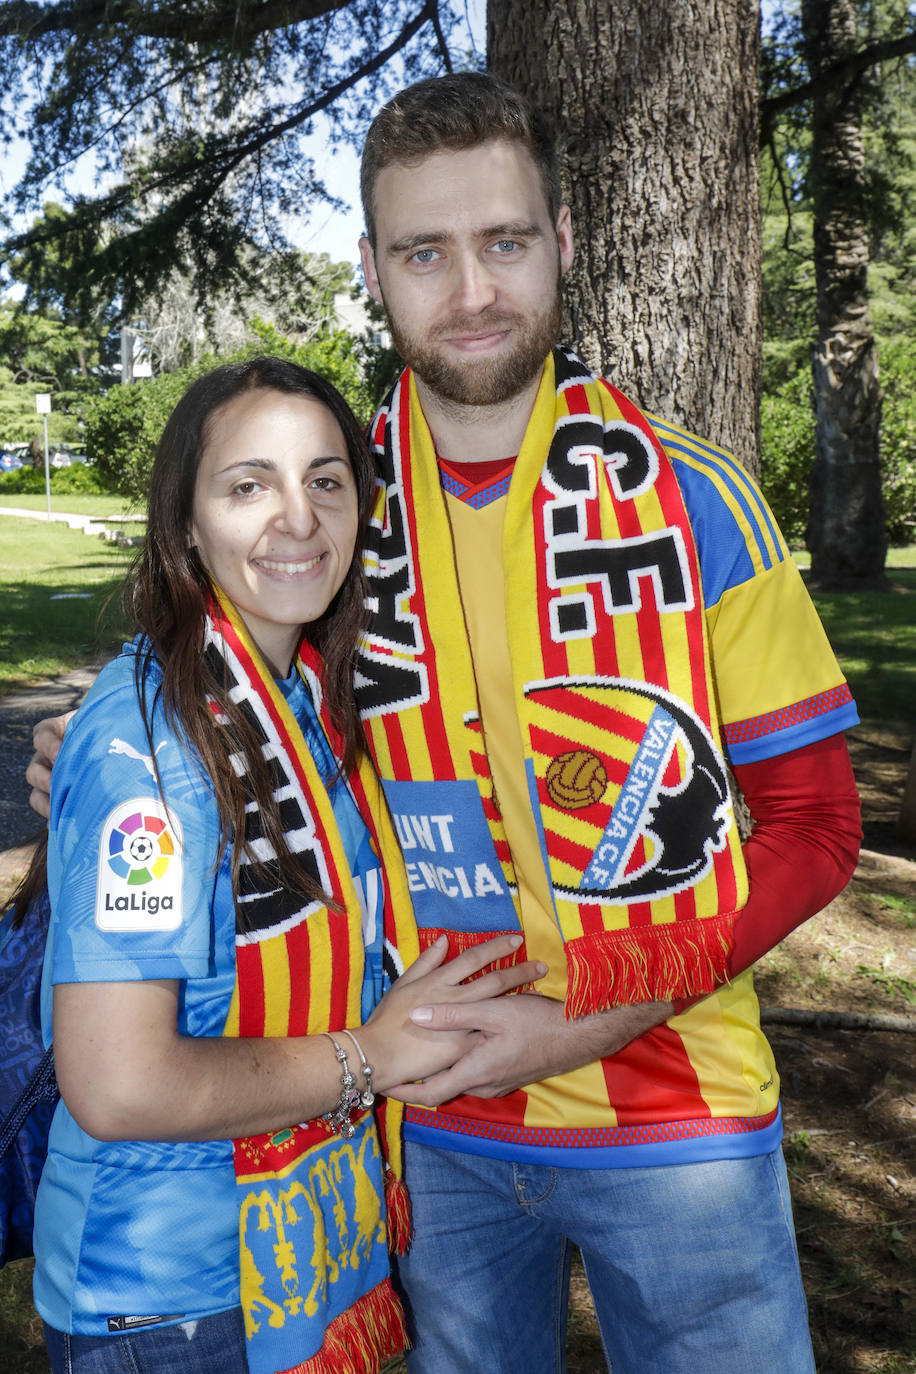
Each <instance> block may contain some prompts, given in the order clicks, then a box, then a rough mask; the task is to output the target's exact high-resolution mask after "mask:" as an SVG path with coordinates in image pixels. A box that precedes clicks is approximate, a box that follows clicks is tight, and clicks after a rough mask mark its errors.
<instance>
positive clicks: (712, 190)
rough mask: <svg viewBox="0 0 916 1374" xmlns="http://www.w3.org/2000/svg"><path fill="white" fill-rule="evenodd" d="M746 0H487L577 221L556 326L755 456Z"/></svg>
mask: <svg viewBox="0 0 916 1374" xmlns="http://www.w3.org/2000/svg"><path fill="white" fill-rule="evenodd" d="M758 34H759V5H758V4H757V2H756V0H692V2H691V3H689V4H683V3H676V4H662V3H658V2H656V3H653V4H640V3H634V0H600V2H599V0H489V5H488V14H487V56H488V63H489V68H490V70H491V71H492V72H494V73H495V74H496V75H498V76H501V77H503V78H504V79H506V80H507V81H509V82H510V83H511V84H513V85H515V86H517V87H519V88H520V89H521V90H524V91H526V92H527V93H528V95H529V96H530V97H531V98H532V99H533V100H534V101H535V102H536V103H537V104H538V105H539V106H540V107H541V109H542V110H543V111H544V112H545V114H546V115H547V116H548V117H549V118H550V119H551V120H552V121H553V124H554V126H555V129H556V132H557V135H558V139H559V144H560V148H561V152H562V154H563V159H564V167H565V180H566V185H567V192H568V197H569V202H570V205H571V206H572V210H573V224H574V229H575V231H576V242H577V254H576V262H575V264H574V266H573V269H572V272H571V273H570V276H569V279H568V284H567V292H566V299H567V317H566V329H567V337H568V338H569V339H570V340H571V341H572V342H573V343H575V344H576V345H577V346H578V347H579V348H580V350H581V352H582V353H583V355H584V356H585V357H586V359H587V360H588V362H589V363H590V364H591V365H592V366H593V367H596V368H598V369H600V370H601V371H603V372H604V373H605V375H607V376H609V377H610V378H612V380H613V381H614V382H615V383H616V384H617V385H619V386H620V387H621V388H622V389H623V390H624V391H626V392H628V393H629V394H630V395H632V396H633V398H634V399H635V400H638V401H639V402H640V403H641V404H642V405H643V406H645V407H647V408H649V409H651V410H655V411H657V412H658V413H660V414H662V415H663V416H665V417H666V418H668V419H671V420H675V421H677V422H679V423H681V424H684V425H686V426H687V427H688V428H690V429H693V430H695V431H697V432H699V433H700V434H702V435H705V436H706V437H708V438H710V439H713V440H715V441H716V442H718V443H722V444H724V445H725V446H726V447H728V448H730V449H732V450H733V451H735V452H736V453H737V455H738V457H739V458H740V459H741V460H742V461H743V462H744V463H746V464H747V465H748V466H749V467H751V468H752V469H753V470H756V469H757V466H758V406H759V392H760V280H761V272H760V208H759V193H758V160H757V147H758V143H757V139H758V134H757V49H758Z"/></svg>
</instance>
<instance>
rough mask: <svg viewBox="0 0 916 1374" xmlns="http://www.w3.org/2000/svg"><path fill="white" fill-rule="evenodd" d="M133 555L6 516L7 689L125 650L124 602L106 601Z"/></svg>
mask: <svg viewBox="0 0 916 1374" xmlns="http://www.w3.org/2000/svg"><path fill="white" fill-rule="evenodd" d="M83 499H87V498H83ZM95 499H97V498H95ZM132 553H133V550H130V549H120V548H118V547H117V545H115V544H107V543H104V542H103V541H102V540H101V539H97V538H92V537H90V536H88V535H85V534H81V533H79V532H78V531H76V530H71V529H68V528H67V526H66V525H56V524H52V525H47V524H40V523H39V522H38V521H31V520H23V519H21V518H19V517H18V516H0V598H2V615H0V692H2V691H7V690H9V689H11V688H13V687H18V686H24V685H25V684H27V683H29V682H36V681H41V680H42V679H44V678H48V677H55V676H57V675H58V674H60V673H64V672H66V671H67V670H68V669H70V668H77V667H81V666H82V665H83V664H85V663H86V662H87V661H88V660H89V659H91V658H95V657H98V656H103V657H104V656H107V655H108V654H110V653H112V652H113V651H115V650H116V649H117V648H118V647H119V645H120V643H121V641H122V640H123V638H124V637H125V633H126V630H127V621H126V618H125V617H124V615H123V614H122V612H121V606H120V599H119V598H118V597H116V596H115V597H114V599H113V600H112V601H111V604H110V605H108V606H107V607H106V602H107V601H108V599H109V598H110V597H112V593H116V592H117V591H118V589H119V588H120V586H121V583H122V581H123V578H124V573H125V571H126V570H127V567H128V565H129V562H130V559H131V556H132ZM103 607H106V608H105V609H104V610H103ZM100 617H101V618H100Z"/></svg>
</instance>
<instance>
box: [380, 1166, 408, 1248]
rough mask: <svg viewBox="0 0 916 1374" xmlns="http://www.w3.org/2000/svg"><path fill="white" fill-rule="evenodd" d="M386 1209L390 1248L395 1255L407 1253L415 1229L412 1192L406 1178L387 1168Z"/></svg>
mask: <svg viewBox="0 0 916 1374" xmlns="http://www.w3.org/2000/svg"><path fill="white" fill-rule="evenodd" d="M385 1210H386V1215H387V1218H388V1249H389V1250H390V1251H391V1253H392V1254H393V1255H405V1254H406V1253H407V1247H408V1246H409V1245H410V1237H411V1234H412V1231H413V1225H412V1223H411V1219H410V1194H409V1193H408V1191H407V1185H406V1184H405V1182H404V1180H403V1179H402V1178H397V1177H396V1175H395V1173H394V1171H393V1170H392V1169H386V1170H385Z"/></svg>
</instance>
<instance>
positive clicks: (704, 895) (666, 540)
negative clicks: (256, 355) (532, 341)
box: [357, 350, 747, 1016]
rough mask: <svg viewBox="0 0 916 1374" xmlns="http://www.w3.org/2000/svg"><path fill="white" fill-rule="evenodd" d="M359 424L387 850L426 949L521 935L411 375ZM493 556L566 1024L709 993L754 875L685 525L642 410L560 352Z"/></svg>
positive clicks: (370, 703) (375, 730)
mask: <svg viewBox="0 0 916 1374" xmlns="http://www.w3.org/2000/svg"><path fill="white" fill-rule="evenodd" d="M372 434H373V439H374V443H375V449H376V452H377V455H378V461H379V465H380V469H381V473H382V483H381V489H380V491H379V495H378V501H377V504H376V508H375V512H374V518H373V522H372V527H371V529H370V535H369V540H368V549H367V555H366V568H367V573H368V576H369V580H370V600H369V606H370V608H371V623H370V626H369V628H368V630H367V632H366V635H365V637H364V640H363V642H362V644H361V649H360V655H359V660H358V665H357V694H358V698H359V702H360V710H361V714H362V717H363V721H364V725H365V728H366V731H367V735H368V737H369V741H370V747H371V750H372V754H373V757H374V759H375V762H376V765H377V767H378V770H379V773H380V775H381V777H382V779H383V782H384V785H385V791H386V795H387V797H388V801H389V805H390V806H391V809H392V811H393V812H394V813H395V816H396V820H397V822H398V830H399V837H400V839H401V842H402V845H404V844H405V843H407V844H408V845H409V846H413V847H415V848H416V849H417V854H416V856H412V855H410V854H408V855H407V857H408V859H412V858H413V857H415V858H416V863H415V864H414V865H413V866H412V865H411V863H410V862H409V863H408V874H409V875H410V876H411V877H412V882H411V886H412V889H413V895H414V901H415V909H416V912H417V918H418V922H419V925H420V940H421V944H425V943H427V942H428V941H429V940H431V939H432V938H434V937H435V935H436V934H437V933H438V931H439V930H440V929H445V930H447V931H449V933H450V935H451V937H452V940H453V943H454V945H455V946H462V945H465V946H466V945H467V944H469V943H474V942H476V941H478V940H482V939H485V938H487V937H488V936H489V935H491V934H492V933H493V931H494V929H507V928H518V919H517V914H513V902H512V901H510V900H508V897H509V896H511V897H512V898H514V899H515V902H514V908H515V912H516V913H517V885H516V882H515V874H514V871H513V867H512V858H511V855H510V852H509V849H508V846H507V844H506V838H505V833H504V830H503V826H502V821H501V817H500V811H499V800H498V797H497V796H496V795H495V793H494V788H493V782H492V778H491V776H490V769H489V765H488V761H487V756H486V752H485V747H484V743H483V727H482V725H481V720H480V714H479V707H478V700H477V691H476V685H475V679H474V667H473V663H472V661H471V656H470V650H469V647H468V641H467V634H466V631H465V626H464V617H463V613H462V605H461V596H460V591H459V586H458V581H457V574H456V571H455V561H454V557H453V548H452V540H451V531H450V526H449V521H448V515H447V511H446V507H445V502H444V497H443V494H442V491H441V489H440V483H439V474H438V471H437V465H436V459H435V452H434V448H433V443H432V440H431V436H430V434H429V430H428V428H427V425H426V422H425V420H424V418H423V415H422V412H421V409H420V406H419V402H418V398H417V394H416V390H415V387H414V386H413V384H412V381H411V378H410V374H409V372H405V373H404V374H403V376H402V377H401V379H400V380H399V382H398V384H397V386H396V387H395V389H394V391H393V392H392V394H391V396H390V397H389V399H388V401H387V402H386V404H385V406H384V407H383V408H382V410H381V411H380V413H379V415H378V417H377V418H376V421H375V423H374V426H373V431H372ZM503 563H504V574H505V597H506V621H507V627H508V637H509V650H510V657H511V662H512V678H513V680H512V684H511V688H510V690H511V691H512V693H513V695H514V699H515V702H516V709H517V713H518V717H519V722H520V726H521V730H522V739H523V745H524V752H525V760H526V769H527V773H528V785H529V786H528V790H529V795H530V798H531V804H532V809H533V812H534V815H535V820H536V822H537V825H538V831H539V836H540V841H541V850H542V856H543V859H544V863H545V867H546V869H547V872H548V874H549V877H550V881H551V887H552V894H553V901H554V909H555V916H556V920H557V923H558V926H559V929H560V931H561V933H562V935H563V939H564V943H565V948H566V955H567V970H568V994H567V1014H568V1015H571V1016H578V1015H583V1014H586V1013H589V1012H594V1011H599V1010H602V1009H605V1008H608V1007H610V1006H614V1005H619V1004H621V1003H630V1002H638V1001H645V1000H653V999H656V998H671V997H678V996H688V995H696V994H702V993H706V992H708V991H710V990H711V989H712V987H713V986H715V984H716V983H717V982H719V981H721V980H722V978H723V977H724V973H725V960H726V957H727V954H728V951H729V949H730V947H731V942H732V927H733V922H734V917H735V914H736V912H737V911H738V910H739V909H740V908H741V907H742V906H743V905H744V902H745V901H746V898H747V879H746V874H745V870H744V863H743V860H742V856H741V848H740V842H739V837H738V831H737V826H736V824H735V818H734V815H733V812H732V806H731V801H730V798H729V790H728V784H727V779H726V772H725V766H724V762H723V759H722V756H721V754H720V751H719V748H718V744H717V741H718V736H719V725H718V720H717V719H716V708H715V700H714V692H713V689H712V683H711V678H710V669H709V656H708V648H707V643H706V629H705V618H704V606H703V597H702V589H701V583H700V575H699V568H698V562H697V554H696V549H695V545H694V539H693V534H692V531H691V528H690V523H689V521H688V518H687V512H686V510H685V507H684V502H683V498H682V496H681V492H680V489H679V487H678V484H677V481H676V479H675V476H674V473H673V471H672V469H671V466H670V463H669V462H668V459H667V457H666V455H665V453H664V450H663V449H662V448H661V445H660V444H659V442H658V440H657V438H656V436H655V435H654V433H653V431H652V429H651V428H650V426H649V424H648V422H647V421H646V419H645V418H644V417H643V415H642V414H641V412H640V411H639V410H638V409H637V408H636V407H635V406H634V405H632V404H631V403H630V402H629V401H628V400H627V399H626V398H625V397H624V396H622V395H621V394H620V393H619V392H618V391H616V390H615V389H614V388H613V387H611V386H609V385H608V384H607V383H605V382H602V381H598V380H597V379H596V378H594V377H593V376H592V375H591V374H590V373H589V372H588V370H587V369H586V368H585V367H584V366H583V364H582V363H581V362H580V361H579V360H578V359H577V358H576V357H575V355H573V354H572V353H569V352H564V351H561V350H557V351H556V352H555V353H554V355H553V356H552V358H550V359H548V362H547V365H546V366H545V370H544V376H543V379H542V383H541V388H540V391H539V393H538V397H537V400H536V402H535V407H534V411H533V413H532V418H531V421H530V423H529V426H528V430H527V432H526V434H525V439H524V442H523V444H522V448H521V451H520V453H519V456H518V460H517V462H516V466H515V470H514V473H513V476H512V481H511V484H510V487H509V492H508V497H507V508H506V514H505V526H504V536H503ZM496 582H497V584H498V579H496ZM478 810H479V812H480V816H481V817H482V818H483V819H482V820H481V821H480V823H479V824H478V818H477V816H476V812H477V811H478ZM472 847H476V852H475V853H473V854H472V853H471V848H472ZM424 850H425V853H424V852H423V851H424ZM446 850H447V851H448V853H446V852H445V851H446ZM480 870H483V877H482V878H480ZM478 879H480V881H478ZM500 887H502V888H503V891H504V892H505V893H506V894H507V899H506V900H500V899H499V893H498V892H497V888H500ZM434 889H435V890H434ZM518 957H519V958H522V957H524V956H523V954H522V951H519V955H518Z"/></svg>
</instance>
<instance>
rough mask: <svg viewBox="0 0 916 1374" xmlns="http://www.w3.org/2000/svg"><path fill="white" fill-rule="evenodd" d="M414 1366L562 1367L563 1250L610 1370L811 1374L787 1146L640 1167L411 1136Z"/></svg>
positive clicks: (620, 1373) (405, 1279)
mask: <svg viewBox="0 0 916 1374" xmlns="http://www.w3.org/2000/svg"><path fill="white" fill-rule="evenodd" d="M405 1177H406V1180H407V1182H408V1185H409V1187H410V1194H411V1203H412V1208H413V1219H414V1226H415V1233H414V1239H413V1242H412V1244H411V1248H410V1251H409V1253H408V1254H407V1255H406V1256H404V1257H403V1258H402V1259H401V1260H400V1261H399V1272H400V1278H401V1282H402V1284H403V1287H404V1289H405V1291H406V1296H407V1301H408V1305H409V1309H410V1316H409V1320H410V1333H411V1338H412V1340H413V1342H414V1345H415V1348H414V1350H413V1353H412V1354H411V1355H410V1356H409V1357H408V1369H409V1370H410V1374H479V1371H480V1370H481V1369H486V1370H487V1371H488V1374H563V1372H564V1371H565V1369H566V1357H565V1341H566V1308H567V1290H568V1279H569V1253H570V1246H571V1245H577V1246H578V1247H579V1249H580V1251H581V1253H582V1259H583V1262H584V1265H585V1271H586V1274H587V1276H588V1281H589V1285H590V1287H591V1290H592V1295H593V1297H594V1300H595V1308H596V1312H597V1316H598V1323H599V1326H600V1329H601V1338H602V1342H603V1344H604V1351H605V1355H606V1357H607V1360H608V1363H609V1365H610V1366H612V1368H613V1374H760V1371H761V1370H766V1371H767V1374H814V1359H813V1355H812V1352H811V1341H810V1337H809V1334H808V1321H807V1307H806V1303H805V1295H804V1290H803V1289H802V1284H801V1275H800V1272H799V1267H798V1252H797V1250H796V1247H795V1232H794V1228H793V1225H792V1212H791V1204H790V1200H789V1188H788V1181H787V1179H786V1171H785V1164H784V1163H783V1158H782V1151H781V1150H776V1151H775V1152H774V1153H773V1154H771V1155H762V1156H758V1157H756V1158H752V1159H728V1160H722V1161H710V1162H705V1163H698V1164H683V1165H662V1166H655V1167H650V1168H640V1169H562V1168H551V1167H549V1166H546V1165H530V1164H513V1163H512V1162H510V1161H506V1160H498V1159H487V1158H484V1157H482V1156H480V1155H471V1154H462V1153H458V1152H453V1151H449V1150H440V1149H434V1148H431V1147H429V1146H426V1145H418V1144H416V1143H415V1142H413V1141H411V1142H409V1143H408V1145H407V1152H406V1168H405Z"/></svg>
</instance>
